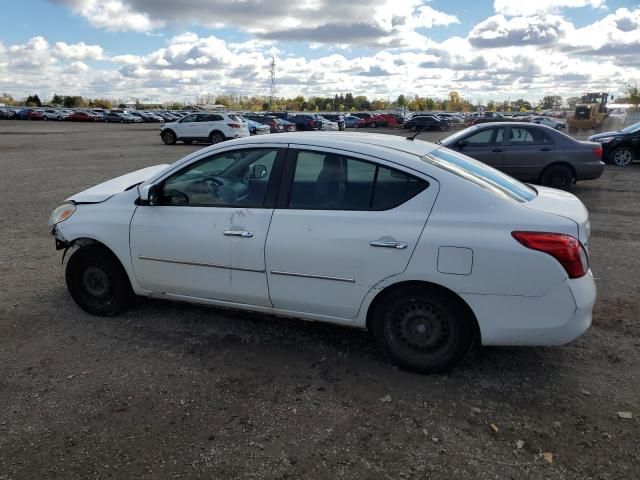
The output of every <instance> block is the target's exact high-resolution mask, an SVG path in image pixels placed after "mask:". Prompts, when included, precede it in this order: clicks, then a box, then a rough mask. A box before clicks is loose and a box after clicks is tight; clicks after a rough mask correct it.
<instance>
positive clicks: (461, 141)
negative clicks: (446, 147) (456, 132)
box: [456, 140, 469, 148]
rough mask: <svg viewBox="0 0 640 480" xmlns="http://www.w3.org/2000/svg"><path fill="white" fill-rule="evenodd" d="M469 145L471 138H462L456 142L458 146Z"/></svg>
mask: <svg viewBox="0 0 640 480" xmlns="http://www.w3.org/2000/svg"><path fill="white" fill-rule="evenodd" d="M467 145H469V140H460V141H459V142H458V143H456V147H458V148H464V147H466V146H467Z"/></svg>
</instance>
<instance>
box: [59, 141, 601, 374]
mask: <svg viewBox="0 0 640 480" xmlns="http://www.w3.org/2000/svg"><path fill="white" fill-rule="evenodd" d="M290 144H295V148H290V147H289V145H290ZM347 152H349V153H347ZM436 198H437V202H436ZM194 207H197V208H194ZM49 228H50V230H51V232H52V233H53V235H54V236H55V242H56V248H58V249H64V250H66V249H69V248H73V249H72V250H71V252H72V253H71V255H70V256H69V259H68V261H67V264H66V273H65V277H66V282H67V287H68V290H69V293H70V294H71V297H72V298H73V299H74V300H75V301H76V303H77V304H78V305H79V306H80V307H81V308H83V309H84V310H85V311H87V312H89V313H91V314H93V315H99V316H112V315H117V314H119V313H121V312H123V311H124V310H125V309H126V308H127V307H128V306H130V303H131V300H132V297H134V295H141V296H147V297H151V298H165V299H171V300H174V301H176V300H178V301H185V302H193V303H201V304H206V305H218V306H223V307H225V308H238V309H243V310H250V311H254V312H264V313H269V314H275V315H283V316H287V317H296V318H301V319H307V320H314V321H323V322H331V323H336V324H341V325H347V326H351V327H357V328H363V329H364V328H367V329H369V330H370V331H371V333H372V334H373V338H374V339H375V340H376V341H377V343H378V344H379V345H380V347H381V348H382V350H383V352H384V353H385V354H386V355H387V356H388V357H389V358H390V359H391V360H392V361H393V362H395V363H397V364H399V365H400V366H402V367H403V368H407V369H410V370H415V371H419V372H442V371H445V370H447V369H449V368H451V367H453V366H454V365H456V364H457V363H458V362H460V361H461V360H462V359H463V358H464V357H465V356H466V354H467V353H468V352H469V350H470V349H471V347H472V345H473V344H474V342H478V343H481V344H482V345H562V344H565V343H567V342H570V341H572V340H573V339H575V338H576V337H578V336H579V335H581V334H582V333H584V332H585V331H586V330H587V329H588V328H589V326H590V324H591V316H592V309H593V305H594V301H595V297H596V287H595V283H594V280H593V276H592V274H591V271H590V268H589V260H588V256H587V253H586V245H587V242H588V237H589V231H590V228H589V218H588V212H587V210H586V209H585V207H584V205H583V204H582V203H581V202H580V200H579V199H578V198H576V197H575V196H573V195H571V194H570V193H566V192H561V191H558V190H554V189H548V188H545V187H538V188H535V189H534V188H532V187H530V186H528V185H526V184H523V183H520V182H519V181H517V180H515V179H514V178H512V177H510V176H508V175H505V174H503V173H501V172H499V171H497V170H495V169H493V168H491V167H489V166H487V165H485V164H483V163H481V162H477V161H475V160H473V159H471V158H468V157H466V156H465V155H462V154H460V153H458V152H454V151H452V150H449V149H447V148H444V147H441V146H437V145H433V144H430V143H427V142H422V141H420V140H415V141H411V140H408V139H405V138H402V137H397V136H391V135H373V134H370V135H366V136H364V135H363V136H361V135H345V134H343V133H326V134H324V135H317V134H316V133H291V134H289V133H284V134H281V135H273V136H268V137H267V136H260V137H253V138H251V139H239V140H234V141H231V142H228V143H225V144H219V145H214V146H212V147H208V148H204V149H201V150H198V151H196V152H193V153H191V154H190V155H188V156H187V157H185V158H183V159H181V160H179V161H177V162H176V163H174V164H173V165H157V166H153V167H148V168H145V169H143V170H138V171H136V172H133V173H130V174H127V175H124V176H121V177H118V178H115V179H112V180H109V181H108V182H105V183H102V184H100V185H98V186H95V187H93V188H90V189H88V190H85V191H84V192H81V193H78V194H75V195H73V196H71V197H70V198H69V199H68V200H67V203H65V204H63V205H61V206H60V207H58V208H56V209H55V210H54V212H53V213H52V215H51V218H50V220H49ZM336 246H339V248H336ZM273 321H277V320H275V319H274V320H273Z"/></svg>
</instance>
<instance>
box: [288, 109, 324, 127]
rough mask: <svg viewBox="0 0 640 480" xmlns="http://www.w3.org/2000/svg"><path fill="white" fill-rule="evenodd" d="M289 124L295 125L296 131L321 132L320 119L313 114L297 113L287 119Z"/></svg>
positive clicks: (321, 123) (321, 124)
mask: <svg viewBox="0 0 640 480" xmlns="http://www.w3.org/2000/svg"><path fill="white" fill-rule="evenodd" d="M289 121H290V122H294V123H295V124H296V130H303V131H304V130H322V127H323V122H322V119H320V118H318V115H316V114H315V113H298V114H296V115H295V116H290V117H289Z"/></svg>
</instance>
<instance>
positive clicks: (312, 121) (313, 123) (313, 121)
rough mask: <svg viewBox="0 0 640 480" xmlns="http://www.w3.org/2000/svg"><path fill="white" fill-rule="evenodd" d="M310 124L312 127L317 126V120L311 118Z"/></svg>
mask: <svg viewBox="0 0 640 480" xmlns="http://www.w3.org/2000/svg"><path fill="white" fill-rule="evenodd" d="M309 126H310V127H311V128H313V127H315V126H316V122H315V120H309Z"/></svg>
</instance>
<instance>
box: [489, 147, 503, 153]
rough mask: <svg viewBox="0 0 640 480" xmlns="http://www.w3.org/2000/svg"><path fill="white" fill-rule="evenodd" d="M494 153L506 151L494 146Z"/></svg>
mask: <svg viewBox="0 0 640 480" xmlns="http://www.w3.org/2000/svg"><path fill="white" fill-rule="evenodd" d="M491 151H492V152H493V153H500V152H504V150H502V149H501V148H494V149H493V150H491Z"/></svg>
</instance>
